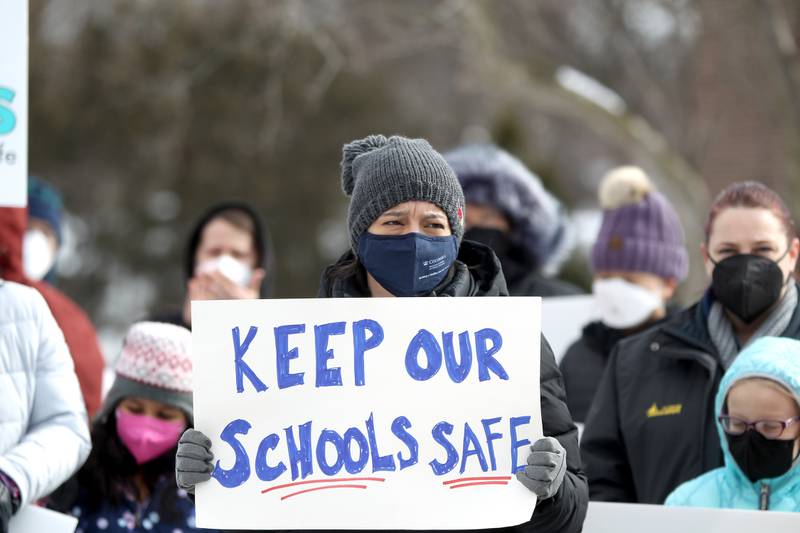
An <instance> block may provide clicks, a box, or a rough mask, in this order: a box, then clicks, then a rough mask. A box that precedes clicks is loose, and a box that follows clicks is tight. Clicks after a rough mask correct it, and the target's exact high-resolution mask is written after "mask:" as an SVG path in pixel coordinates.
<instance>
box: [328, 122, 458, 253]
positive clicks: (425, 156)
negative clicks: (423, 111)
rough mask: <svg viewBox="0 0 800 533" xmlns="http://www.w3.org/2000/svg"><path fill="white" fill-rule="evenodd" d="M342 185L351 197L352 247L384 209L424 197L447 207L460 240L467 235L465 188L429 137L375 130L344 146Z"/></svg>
mask: <svg viewBox="0 0 800 533" xmlns="http://www.w3.org/2000/svg"><path fill="white" fill-rule="evenodd" d="M342 154H343V157H342V189H343V190H344V193H345V194H346V195H347V196H348V197H350V208H349V210H348V213H347V225H348V228H349V230H350V246H351V247H352V249H353V250H354V251H355V250H357V249H358V239H359V237H361V235H362V234H363V233H364V232H365V231H367V228H369V227H370V225H371V224H372V223H373V222H374V221H375V220H376V219H377V218H378V217H379V216H381V214H383V212H384V211H386V210H387V209H389V208H390V207H393V206H395V205H397V204H401V203H403V202H408V201H411V200H419V201H424V202H431V203H432V204H435V205H437V206H439V207H440V208H442V210H443V211H444V212H445V214H446V215H447V219H448V220H449V222H450V230H451V231H452V232H453V235H455V236H456V238H457V239H458V242H459V243H460V242H461V237H462V235H463V234H464V224H463V219H464V193H463V192H462V191H461V185H460V184H459V183H458V179H457V178H456V175H455V172H453V169H452V168H450V166H449V165H448V164H447V162H446V161H445V160H444V157H442V155H441V154H440V153H439V152H437V151H436V150H434V149H433V148H432V147H431V145H430V144H428V141H426V140H425V139H408V138H406V137H400V136H393V137H390V138H388V139H387V138H386V137H384V136H383V135H370V136H369V137H366V138H364V139H359V140H356V141H353V142H350V143H348V144H346V145H344V148H343V149H342Z"/></svg>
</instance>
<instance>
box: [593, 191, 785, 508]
mask: <svg viewBox="0 0 800 533" xmlns="http://www.w3.org/2000/svg"><path fill="white" fill-rule="evenodd" d="M620 253H622V250H620ZM702 253H703V256H704V258H705V265H706V271H707V273H708V274H709V276H710V277H711V285H710V287H709V288H708V290H707V291H706V293H705V295H704V296H703V298H702V299H701V300H700V301H699V302H698V303H696V304H695V305H694V306H692V307H691V308H689V309H687V310H685V311H683V312H681V313H678V314H677V315H676V316H674V317H673V318H671V319H669V320H667V321H666V322H662V323H660V324H658V325H657V326H655V327H653V328H651V329H649V330H647V331H645V332H643V333H640V334H638V335H635V336H633V337H630V338H627V339H625V340H623V341H621V342H620V343H619V344H617V346H616V347H615V348H614V350H613V352H612V354H611V357H610V359H609V363H608V367H607V369H606V372H605V374H604V376H603V379H602V381H601V383H600V385H599V387H598V391H597V395H596V396H595V400H594V404H593V405H592V408H591V409H590V411H589V415H588V419H587V423H586V431H585V433H584V435H583V441H582V442H581V448H582V451H583V457H584V461H585V465H586V469H587V473H588V474H589V481H590V487H591V497H592V498H593V499H596V500H604V501H620V502H637V503H662V502H663V501H664V499H665V498H666V497H667V495H668V494H669V493H670V492H671V491H672V490H673V489H675V488H676V487H677V486H678V485H680V484H681V483H683V482H685V481H687V480H689V479H693V478H695V477H697V476H699V475H700V474H703V473H704V472H707V471H709V470H711V469H714V468H717V467H719V466H721V465H722V453H721V451H720V441H719V435H718V434H717V431H716V428H715V424H714V417H715V416H716V415H717V414H718V413H715V411H714V406H713V404H714V397H715V395H716V392H717V388H718V386H719V383H720V380H721V379H722V376H723V374H724V373H725V372H726V370H727V369H728V368H729V367H730V366H731V364H732V363H733V361H734V360H735V359H736V357H737V355H738V353H739V352H740V351H741V350H742V349H743V348H745V347H747V346H748V345H749V344H750V343H752V342H754V341H755V340H756V339H758V338H760V337H765V336H775V337H791V338H798V337H800V312H799V311H798V294H797V292H798V287H797V283H796V282H795V279H794V277H793V275H792V274H793V272H794V270H795V266H796V264H797V258H798V254H799V253H800V241H798V238H797V233H796V230H795V225H794V222H793V221H792V217H791V215H790V213H789V210H788V209H787V208H786V205H785V204H784V203H783V201H782V200H781V199H780V197H779V196H778V195H777V194H776V193H775V192H773V191H772V190H770V189H769V188H767V187H766V186H764V185H763V184H761V183H757V182H741V183H735V184H733V185H732V186H730V187H728V188H727V189H726V190H724V191H723V192H722V193H721V194H720V195H719V196H718V197H717V199H716V200H715V201H714V203H713V205H712V206H711V210H710V213H709V216H708V221H707V223H706V241H705V243H704V244H703V245H702Z"/></svg>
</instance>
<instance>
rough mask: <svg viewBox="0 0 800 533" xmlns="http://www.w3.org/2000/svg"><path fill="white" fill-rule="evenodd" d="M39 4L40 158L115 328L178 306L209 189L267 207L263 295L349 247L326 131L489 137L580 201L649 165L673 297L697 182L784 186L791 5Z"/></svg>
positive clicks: (791, 184) (73, 284) (84, 299)
mask: <svg viewBox="0 0 800 533" xmlns="http://www.w3.org/2000/svg"><path fill="white" fill-rule="evenodd" d="M31 6H32V7H31V67H30V76H31V84H30V102H31V106H30V122H31V154H30V161H31V170H32V171H33V172H37V173H40V174H43V175H45V176H50V177H52V178H53V180H54V181H55V182H56V184H57V185H59V186H60V187H61V188H62V189H63V191H64V193H65V199H66V206H67V208H68V209H69V210H70V211H71V212H72V213H73V214H74V215H75V217H74V218H73V219H72V220H73V224H72V225H71V227H72V229H73V234H74V235H75V239H74V240H75V241H77V248H76V250H75V253H73V254H71V256H69V257H68V258H66V259H67V260H66V261H65V264H64V265H63V267H64V268H63V272H64V273H65V277H64V279H63V285H64V288H65V289H66V290H67V291H68V292H70V293H71V294H72V295H73V296H75V297H76V298H77V299H78V301H80V302H81V303H82V304H83V305H84V306H86V307H87V308H88V310H89V311H90V313H91V314H92V316H93V317H94V318H95V320H96V321H98V322H99V324H100V325H101V326H102V327H103V328H105V329H106V330H109V331H117V332H118V331H120V330H121V329H123V328H124V327H125V326H126V324H127V323H129V322H130V321H133V320H135V319H138V318H140V317H141V316H143V315H144V314H145V313H146V312H147V310H148V309H152V308H154V307H159V306H163V305H168V304H170V303H173V304H177V303H178V302H179V301H180V299H181V295H182V293H183V279H182V274H181V271H180V267H181V264H182V261H181V258H182V254H183V253H184V247H185V239H186V236H187V234H188V232H189V230H190V227H191V226H192V224H193V223H194V221H195V219H196V218H197V217H198V216H199V215H200V213H201V212H202V211H203V210H204V209H205V208H206V207H207V206H208V205H210V204H212V203H214V202H217V201H220V200H222V199H228V198H238V199H246V200H248V201H250V202H252V203H253V205H254V206H255V207H257V208H258V209H259V211H261V212H262V213H263V214H264V216H265V218H266V219H267V221H268V223H269V225H270V228H271V231H272V234H273V236H274V241H275V248H276V250H275V256H276V267H277V270H276V272H275V273H274V274H275V286H274V289H275V291H274V292H275V294H276V295H277V296H281V297H285V296H311V295H313V294H314V293H315V290H316V285H317V281H318V276H319V272H320V270H321V268H322V267H323V265H324V264H325V263H327V262H330V261H332V260H334V259H335V258H336V256H337V255H338V254H339V253H341V252H343V251H344V249H345V248H346V246H347V239H346V236H345V231H344V229H345V228H344V218H345V209H346V200H345V198H344V196H343V195H342V194H341V192H340V189H339V177H338V174H339V172H338V170H339V169H338V164H339V159H340V149H341V145H342V144H343V143H345V142H347V141H348V140H350V139H353V138H356V137H361V136H364V135H366V134H369V133H374V132H383V133H387V134H391V133H402V134H405V135H411V136H424V137H426V138H429V139H430V140H431V141H432V142H433V144H434V145H435V146H437V147H439V148H441V149H443V150H444V149H447V148H450V147H452V146H453V145H456V144H458V143H460V142H462V141H463V140H466V139H468V138H470V136H471V135H472V134H474V132H475V131H483V132H490V134H489V136H490V137H492V136H493V137H494V140H495V141H496V142H498V143H500V144H501V145H503V146H505V147H507V148H509V149H511V150H512V151H513V152H515V153H517V154H518V155H519V156H520V157H521V158H522V159H523V160H524V161H526V162H527V163H529V164H530V165H531V166H532V168H533V169H534V170H536V171H537V172H538V173H540V174H541V175H542V177H543V179H544V180H545V182H546V183H547V184H548V186H550V187H551V188H552V189H553V191H554V192H555V193H556V194H557V195H559V196H560V197H561V198H562V200H564V201H565V203H566V204H567V205H569V206H573V207H575V208H594V207H595V206H596V201H595V188H596V185H597V182H598V180H599V179H600V177H601V176H602V174H603V173H604V172H605V171H606V170H607V169H608V168H610V167H611V166H614V165H618V164H623V163H635V164H639V165H641V166H643V167H644V168H645V169H646V170H647V171H648V172H650V173H651V174H652V175H653V177H654V179H656V181H657V182H658V183H659V187H660V188H662V190H664V192H665V193H666V194H667V195H669V196H670V197H671V198H672V199H673V201H674V203H675V204H676V206H678V208H679V210H680V212H681V216H682V219H683V221H684V224H685V227H686V231H687V239H688V242H689V244H690V247H691V248H692V252H693V255H692V269H693V275H692V278H691V279H690V281H689V282H688V283H687V284H686V287H685V289H684V292H683V297H684V299H691V298H694V297H696V296H697V294H698V292H699V291H700V290H702V288H703V286H704V285H705V278H704V274H703V272H702V268H700V267H701V263H700V261H699V255H698V253H697V249H696V246H695V245H696V243H698V242H699V241H700V240H701V239H702V235H701V226H702V220H703V217H704V215H705V213H704V211H705V209H706V206H707V204H708V201H709V199H710V192H713V191H717V190H719V189H720V188H722V187H723V186H724V185H725V184H727V183H729V182H730V181H732V180H733V179H741V178H757V179H761V180H763V181H765V182H766V183H768V184H770V185H772V186H774V187H776V188H777V189H778V190H779V191H780V192H781V193H783V194H785V195H786V197H787V198H789V199H790V200H791V202H792V204H795V203H796V199H797V197H798V196H797V194H798V191H797V190H795V189H796V188H797V187H798V185H797V183H798V182H797V180H796V178H795V176H796V172H797V169H798V167H800V165H799V164H798V163H799V162H800V159H799V158H798V154H799V152H798V140H799V139H800V115H799V114H798V109H800V107H798V94H797V90H798V89H797V82H798V77H797V74H796V73H797V72H800V71H798V58H797V53H796V45H793V44H792V43H793V42H794V34H795V33H796V31H797V28H798V23H800V5H798V4H797V3H794V2H788V1H786V0H669V1H668V0H602V1H599V2H585V1H582V0H537V1H536V2H530V1H528V0H504V1H502V2H498V1H491V0H475V1H472V2H463V1H461V0H435V1H428V0H410V1H406V2H393V1H390V0H371V1H368V0H330V1H326V2H319V1H313V0H274V1H271V2H263V1H260V0H229V1H227V2H218V1H214V0H194V1H190V0H174V1H172V2H153V1H143V0H80V1H79V0H32V2H31ZM793 46H795V47H794V48H793ZM587 231H588V230H587ZM580 237H581V241H582V242H590V241H591V239H592V235H581V236H580ZM576 257H577V259H576V260H575V261H573V262H572V263H571V266H570V270H571V271H572V272H573V274H572V275H573V276H575V279H580V278H581V275H580V272H579V269H578V268H576V265H581V261H582V260H583V259H582V256H576ZM584 272H585V270H584ZM584 279H585V278H584Z"/></svg>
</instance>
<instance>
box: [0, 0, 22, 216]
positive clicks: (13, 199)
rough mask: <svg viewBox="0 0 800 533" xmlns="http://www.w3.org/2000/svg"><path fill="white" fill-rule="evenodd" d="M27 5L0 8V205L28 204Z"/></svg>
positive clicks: (19, 3)
mask: <svg viewBox="0 0 800 533" xmlns="http://www.w3.org/2000/svg"><path fill="white" fill-rule="evenodd" d="M27 183H28V2H27V0H11V1H9V2H3V3H2V5H0V206H9V207H25V205H26V204H27V203H28V185H27Z"/></svg>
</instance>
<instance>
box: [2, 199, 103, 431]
mask: <svg viewBox="0 0 800 533" xmlns="http://www.w3.org/2000/svg"><path fill="white" fill-rule="evenodd" d="M27 226H28V211H27V209H25V208H24V207H21V208H15V207H3V208H0V277H2V278H3V279H6V280H8V281H15V282H17V283H21V284H23V285H29V286H31V287H33V288H34V289H36V290H37V291H39V293H40V294H41V295H42V296H43V297H44V299H45V301H46V302H47V306H48V307H49V308H50V312H51V313H53V317H54V318H55V319H56V323H58V327H59V328H61V331H62V332H64V339H65V340H66V341H67V346H68V347H69V352H70V354H71V355H72V361H73V362H74V363H75V373H76V374H77V375H78V382H79V383H80V386H81V394H82V395H83V401H84V402H85V403H86V411H87V413H88V414H89V417H90V418H91V417H92V416H93V415H94V414H95V412H97V410H98V409H99V408H100V400H101V391H102V382H103V368H104V367H105V361H104V359H103V354H102V352H101V351H100V343H99V342H98V341H97V332H96V331H95V329H94V326H93V325H92V322H91V321H90V320H89V317H88V316H87V315H86V313H84V312H83V310H82V309H81V308H80V307H78V305H77V304H76V303H75V302H73V301H72V300H70V299H69V298H68V297H67V296H66V295H65V294H63V293H62V292H61V291H59V290H58V289H56V288H54V287H53V286H52V285H50V284H49V283H45V282H42V281H32V280H30V279H28V278H27V277H26V276H25V273H24V271H23V269H22V240H23V237H24V235H25V230H26V228H27Z"/></svg>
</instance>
